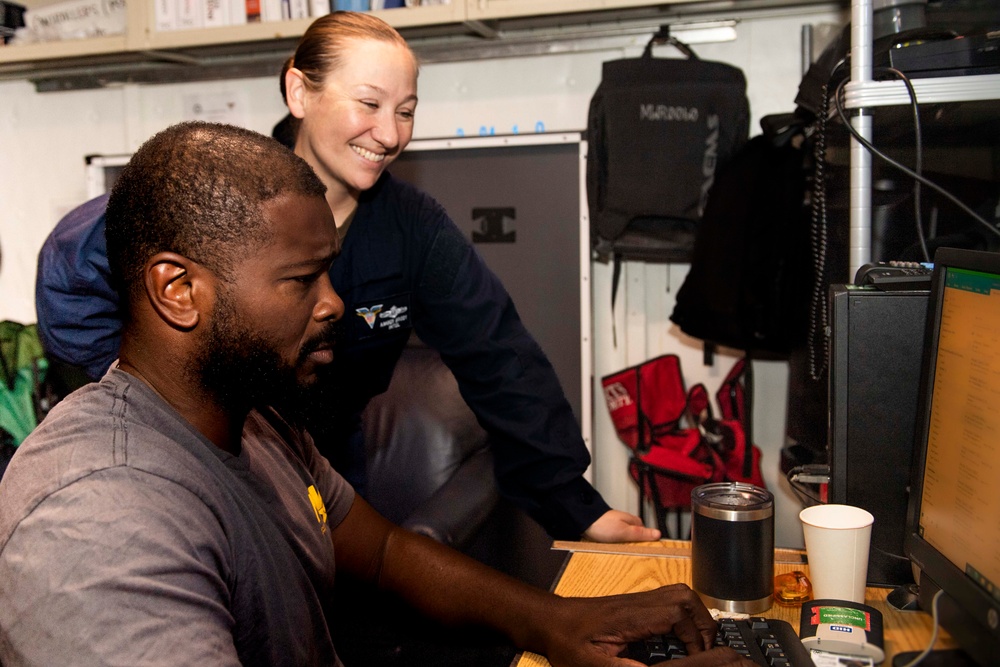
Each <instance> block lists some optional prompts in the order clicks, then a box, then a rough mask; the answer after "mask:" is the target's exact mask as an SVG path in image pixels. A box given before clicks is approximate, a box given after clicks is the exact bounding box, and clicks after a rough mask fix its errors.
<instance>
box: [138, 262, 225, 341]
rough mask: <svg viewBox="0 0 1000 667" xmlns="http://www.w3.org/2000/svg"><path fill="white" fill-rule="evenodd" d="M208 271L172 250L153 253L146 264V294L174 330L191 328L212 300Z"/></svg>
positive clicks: (161, 316)
mask: <svg viewBox="0 0 1000 667" xmlns="http://www.w3.org/2000/svg"><path fill="white" fill-rule="evenodd" d="M209 275H210V274H209V272H208V271H207V270H206V269H205V268H204V267H203V266H201V265H200V264H198V263H197V262H195V261H192V260H190V259H188V258H187V257H184V256H183V255H178V254H177V253H175V252H161V253H157V254H156V255H153V257H151V258H150V259H149V261H148V262H147V263H146V272H145V282H146V296H147V298H148V299H149V302H150V304H151V305H152V306H153V309H154V310H155V311H156V313H157V315H159V316H160V318H161V319H162V320H164V321H165V322H167V323H168V324H170V326H172V327H174V328H175V329H181V330H185V331H187V330H191V329H194V328H195V327H196V326H197V325H198V322H200V321H201V314H202V311H203V310H204V309H205V308H206V307H207V305H208V304H210V303H211V301H212V299H211V294H212V293H213V285H212V284H211V280H210V278H209Z"/></svg>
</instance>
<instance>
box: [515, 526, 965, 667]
mask: <svg viewBox="0 0 1000 667" xmlns="http://www.w3.org/2000/svg"><path fill="white" fill-rule="evenodd" d="M553 548H555V549H563V550H567V551H570V552H572V555H571V556H570V558H569V561H568V562H567V564H566V567H565V568H564V569H563V572H562V574H561V575H560V577H559V581H558V582H557V584H556V586H555V588H554V591H555V592H556V593H557V594H559V595H563V596H568V597H593V596H597V595H613V594H616V593H631V592H637V591H646V590H650V589H653V588H657V587H659V586H663V585H665V584H672V583H677V582H683V583H686V584H688V585H689V586H690V585H691V559H690V556H691V550H690V542H685V541H675V540H663V541H660V542H643V543H640V544H620V545H604V544H595V543H589V542H556V543H555V544H554V545H553ZM804 561H805V559H804V557H803V553H802V552H801V551H797V550H790V549H777V550H776V551H775V563H774V573H775V574H783V573H785V572H792V571H794V570H803V571H805V572H806V574H808V573H809V566H808V564H806V563H805V562H804ZM890 591H891V589H889V588H869V589H868V591H867V593H866V595H865V603H866V604H868V605H870V606H872V607H875V608H876V609H878V610H879V611H880V612H882V620H883V625H884V628H883V629H884V634H885V651H886V662H885V663H884V664H885V665H891V664H892V663H891V661H892V656H894V655H895V654H896V653H901V652H903V651H914V650H921V649H923V648H924V646H925V645H926V644H927V641H928V640H929V639H930V636H931V632H932V631H933V621H932V620H931V617H930V615H929V614H925V613H923V612H915V611H910V612H901V611H897V610H895V609H893V608H891V607H890V606H889V605H888V603H887V602H886V601H885V598H886V595H888V594H889V592H890ZM799 613H800V608H799V607H783V606H780V605H777V604H775V605H774V606H772V607H771V608H770V609H769V610H768V611H766V612H764V613H763V614H760V615H761V616H767V617H769V618H780V619H782V620H785V621H788V622H789V623H791V624H792V627H793V628H795V629H796V630H798V627H799ZM953 645H954V644H953V643H952V641H951V639H950V637H948V636H947V634H946V633H945V632H944V631H943V630H942V631H941V634H940V635H939V637H938V641H937V644H936V645H935V647H936V648H949V647H952V646H953ZM515 664H516V666H517V667H550V666H549V662H548V660H546V659H545V658H543V657H541V656H539V655H536V654H534V653H524V654H523V655H521V656H520V658H519V659H518V660H517V661H516V662H515Z"/></svg>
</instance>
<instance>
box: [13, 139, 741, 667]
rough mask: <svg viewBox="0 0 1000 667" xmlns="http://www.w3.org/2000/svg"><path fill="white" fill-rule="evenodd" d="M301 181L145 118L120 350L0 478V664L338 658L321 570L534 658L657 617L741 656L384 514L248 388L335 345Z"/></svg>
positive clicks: (558, 660)
mask: <svg viewBox="0 0 1000 667" xmlns="http://www.w3.org/2000/svg"><path fill="white" fill-rule="evenodd" d="M324 190H325V188H324V186H323V184H322V183H321V182H320V181H319V180H318V179H317V178H316V176H315V174H314V173H313V172H312V170H311V169H310V168H309V166H308V165H307V164H306V163H305V162H304V161H302V160H301V159H300V158H298V157H296V156H295V155H294V154H293V153H292V152H290V151H288V150H287V149H285V148H284V147H282V146H280V145H279V144H278V143H276V142H274V141H272V140H271V139H268V138H265V137H263V136H261V135H258V134H256V133H253V132H250V131H247V130H243V129H239V128H235V127H230V126H224V125H211V124H205V123H187V124H181V125H177V126H174V127H171V128H168V129H167V130H164V131H163V132H161V133H159V134H158V135H156V136H154V137H153V138H152V139H150V140H149V141H147V142H146V143H145V144H144V145H143V146H142V147H141V148H140V149H139V151H138V152H137V153H136V154H135V156H134V157H133V159H132V160H131V161H130V163H129V165H128V166H127V167H126V168H125V170H124V171H123V173H122V174H121V176H120V178H119V180H118V182H117V183H116V185H115V188H114V190H113V192H112V196H111V199H110V202H109V205H108V211H107V230H106V233H107V240H108V251H109V259H110V264H111V269H112V272H113V274H114V276H115V277H116V281H117V283H118V288H119V291H120V295H121V299H122V303H123V304H124V305H125V311H126V324H125V329H124V333H123V338H122V346H121V353H120V357H119V360H118V362H117V363H116V365H115V366H114V367H112V369H111V370H110V371H108V373H107V374H106V375H105V376H104V378H103V379H102V380H101V381H100V382H99V383H96V384H90V385H88V386H86V387H84V388H83V389H81V390H80V391H77V392H75V393H74V394H73V395H71V396H70V397H69V398H67V399H66V400H64V401H63V402H61V403H60V404H59V405H58V406H57V407H56V408H55V409H54V410H53V411H52V412H51V413H50V414H49V416H48V417H47V418H46V420H45V421H44V423H43V424H42V425H41V426H40V427H39V428H38V429H37V430H36V431H35V432H34V433H33V434H32V435H31V436H29V438H27V439H26V440H25V441H24V443H23V444H22V445H21V447H20V448H19V450H18V452H17V454H16V455H15V457H14V460H13V462H12V463H11V465H10V468H9V470H8V472H7V474H6V475H5V476H4V478H3V481H2V482H0V662H2V663H3V664H4V665H6V666H7V667H15V666H17V665H60V664H72V665H107V664H124V665H139V664H142V665H160V664H163V665H235V664H243V665H272V666H274V665H323V666H326V665H339V664H340V661H339V659H338V658H337V654H336V652H335V650H334V647H333V643H332V641H331V639H330V632H329V629H328V626H327V620H326V619H328V618H330V617H331V616H330V611H331V605H332V604H333V603H334V602H335V601H334V600H333V598H332V594H331V593H332V587H333V581H334V572H335V570H336V569H338V568H339V569H340V570H341V571H342V572H345V573H349V574H352V575H354V576H355V577H358V578H360V579H363V580H366V581H368V582H370V583H371V584H372V585H374V586H377V587H379V588H381V589H383V590H387V591H391V592H393V593H395V594H397V595H399V596H400V597H401V598H402V599H404V600H405V601H407V602H408V603H410V604H412V605H414V606H415V607H416V608H417V609H418V610H420V611H421V612H423V613H425V614H427V615H428V616H431V617H433V618H436V619H438V620H440V621H443V622H445V623H449V624H455V625H458V624H475V625H481V626H487V627H491V628H494V629H496V630H498V631H500V632H502V633H504V634H506V635H507V636H508V637H510V639H511V640H512V641H513V642H514V643H515V644H517V645H518V646H519V647H521V648H524V649H528V650H532V651H536V652H539V653H543V654H547V655H548V656H549V658H550V660H551V662H552V663H553V664H554V665H565V666H567V667H568V666H570V665H573V666H584V667H586V666H589V665H592V666H594V667H596V666H597V665H608V666H610V665H614V664H618V663H619V662H620V664H622V665H625V664H635V663H628V662H625V661H620V660H619V659H616V658H613V657H612V656H615V655H617V654H618V653H619V652H620V651H621V650H622V648H623V646H624V644H625V642H627V641H630V640H635V639H639V638H641V637H644V636H648V635H649V634H651V633H655V632H665V631H668V630H670V629H671V628H672V629H673V630H674V632H676V633H677V634H678V635H680V636H681V637H682V638H683V639H684V640H685V641H686V642H687V644H688V647H689V650H690V651H691V652H692V653H694V654H695V655H693V656H692V657H691V658H689V659H688V660H689V663H688V664H690V665H710V664H724V663H726V664H728V663H732V664H741V661H740V659H739V658H738V657H737V656H736V654H735V653H733V652H732V651H731V650H729V649H711V650H709V649H710V646H711V643H712V638H713V636H714V634H715V629H716V628H715V624H714V622H713V621H712V619H711V616H710V615H709V613H708V611H707V610H706V609H705V607H704V606H703V605H702V604H701V603H700V601H699V600H698V598H697V596H696V595H695V594H694V593H693V592H692V591H691V590H690V589H689V588H687V587H686V586H683V585H676V586H669V587H664V588H661V589H658V590H655V591H648V592H644V593H638V594H634V595H624V596H614V597H607V598H560V597H558V596H555V595H553V594H551V593H548V592H546V591H542V590H539V589H535V588H532V587H530V586H527V585H526V584H523V583H521V582H518V581H515V580H512V579H510V578H507V577H505V576H504V575H501V574H499V573H497V572H495V571H492V570H490V569H488V568H486V567H485V566H483V565H481V564H479V563H477V562H475V561H472V560H470V559H467V558H465V557H463V556H461V555H459V554H458V553H457V552H454V551H452V550H450V549H448V548H446V547H444V546H442V545H440V544H438V543H436V542H434V541H432V540H429V539H427V538H423V537H421V536H418V535H415V534H412V533H408V532H407V531H404V530H402V529H400V528H398V527H396V526H393V525H392V524H390V523H389V522H387V521H386V520H385V519H383V518H382V517H380V516H379V515H378V514H377V513H375V512H374V511H373V510H372V509H371V507H370V506H369V505H367V504H366V503H365V502H364V500H362V499H361V498H360V497H357V496H355V494H354V492H353V490H352V489H351V487H350V486H349V485H348V484H347V483H346V482H345V481H344V480H343V478H342V477H340V476H339V475H338V474H337V473H336V472H334V471H333V469H332V468H331V467H330V465H329V463H328V462H327V461H326V460H325V459H324V458H323V457H321V456H320V455H319V454H318V453H317V451H316V449H315V447H314V446H313V444H312V441H311V440H310V438H309V437H308V435H306V434H305V433H304V432H302V431H301V430H300V429H298V428H297V427H296V426H295V425H294V423H292V422H289V421H286V420H285V419H284V418H283V417H282V416H281V415H280V414H279V412H278V411H276V410H274V409H272V408H270V407H267V406H268V405H273V404H275V403H277V402H282V403H284V402H287V403H294V402H295V401H294V400H289V398H288V397H289V396H294V395H296V394H297V393H298V392H300V391H307V390H308V388H309V387H310V386H313V385H315V384H316V378H317V374H318V372H319V370H320V368H321V367H323V366H324V365H326V364H329V363H330V362H331V361H332V360H333V358H334V355H335V353H336V340H337V335H336V329H337V323H338V322H339V321H340V319H341V317H342V316H343V313H344V307H343V303H342V302H341V300H340V297H338V296H337V294H336V293H335V292H334V290H333V288H332V286H331V284H330V280H329V277H328V271H329V268H330V266H331V263H332V262H333V261H334V259H335V257H336V255H337V253H338V251H339V238H338V235H337V231H336V227H335V224H334V220H333V216H332V213H331V212H330V208H329V207H328V206H327V204H326V201H325V199H324ZM742 664H745V665H748V664H750V663H745V662H744V663H742Z"/></svg>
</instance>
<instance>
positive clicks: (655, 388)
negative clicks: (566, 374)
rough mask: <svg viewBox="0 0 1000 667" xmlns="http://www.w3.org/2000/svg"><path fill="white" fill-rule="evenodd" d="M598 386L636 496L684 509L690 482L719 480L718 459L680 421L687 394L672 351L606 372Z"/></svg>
mask: <svg viewBox="0 0 1000 667" xmlns="http://www.w3.org/2000/svg"><path fill="white" fill-rule="evenodd" d="M601 385H602V386H603V387H604V399H605V401H606V402H607V405H608V411H609V412H610V414H611V421H612V422H613V423H614V425H615V430H616V431H617V432H618V437H619V438H620V439H621V441H622V442H623V443H625V445H626V446H627V447H629V449H631V450H632V458H631V460H630V461H629V473H630V475H631V476H632V479H633V480H635V481H636V483H637V484H638V485H639V490H640V494H641V495H640V498H650V499H652V500H653V503H654V505H655V506H656V507H657V508H658V510H659V509H662V508H678V507H682V508H686V507H690V506H691V491H692V490H693V489H694V488H695V487H696V486H699V485H701V484H705V483H708V482H712V481H721V480H722V467H723V466H722V462H721V461H720V460H719V458H718V456H717V455H716V454H715V452H714V451H713V450H712V449H711V447H708V446H707V445H706V443H705V442H704V440H703V438H702V435H701V433H700V431H699V430H698V429H697V428H693V427H690V426H689V427H687V428H685V427H682V425H681V420H682V418H683V417H684V416H685V415H686V414H687V413H688V411H689V408H688V403H689V397H688V395H687V393H686V392H685V390H684V379H683V376H682V374H681V368H680V358H679V357H678V356H677V355H675V354H666V355H662V356H659V357H656V358H654V359H650V360H649V361H646V362H643V363H641V364H639V365H637V366H632V367H631V368H626V369H625V370H622V371H618V372H617V373H612V374H610V375H606V376H604V377H603V378H601ZM702 390H704V387H702ZM705 401H706V402H707V394H705ZM640 506H641V501H640Z"/></svg>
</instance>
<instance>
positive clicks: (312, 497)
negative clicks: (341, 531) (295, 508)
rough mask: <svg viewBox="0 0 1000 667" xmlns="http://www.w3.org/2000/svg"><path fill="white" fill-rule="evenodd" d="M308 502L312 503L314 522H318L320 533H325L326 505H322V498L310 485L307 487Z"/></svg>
mask: <svg viewBox="0 0 1000 667" xmlns="http://www.w3.org/2000/svg"><path fill="white" fill-rule="evenodd" d="M309 502H311V503H312V506H313V511H314V512H316V520H317V521H319V525H320V531H321V532H324V533H325V532H326V505H324V504H323V498H322V497H320V495H319V491H317V490H316V487H315V486H312V485H310V486H309Z"/></svg>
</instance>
